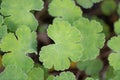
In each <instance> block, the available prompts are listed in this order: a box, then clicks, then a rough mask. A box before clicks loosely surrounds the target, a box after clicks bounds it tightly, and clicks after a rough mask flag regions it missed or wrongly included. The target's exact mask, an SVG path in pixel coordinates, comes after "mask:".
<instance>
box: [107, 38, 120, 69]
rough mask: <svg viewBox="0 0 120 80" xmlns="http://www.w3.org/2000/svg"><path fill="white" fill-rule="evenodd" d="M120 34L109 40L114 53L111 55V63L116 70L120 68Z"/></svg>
mask: <svg viewBox="0 0 120 80" xmlns="http://www.w3.org/2000/svg"><path fill="white" fill-rule="evenodd" d="M119 44H120V36H117V37H113V38H112V39H111V40H110V41H109V42H108V46H109V47H110V48H111V49H112V50H113V52H114V53H112V54H110V56H109V63H110V65H111V66H113V68H114V69H115V70H120V67H119V66H120V64H119V61H120V45H119Z"/></svg>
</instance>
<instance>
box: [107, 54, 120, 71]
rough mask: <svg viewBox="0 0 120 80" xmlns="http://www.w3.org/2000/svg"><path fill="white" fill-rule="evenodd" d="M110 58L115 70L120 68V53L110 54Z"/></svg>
mask: <svg viewBox="0 0 120 80" xmlns="http://www.w3.org/2000/svg"><path fill="white" fill-rule="evenodd" d="M108 60H109V63H110V65H111V66H113V68H114V69H115V70H120V67H119V66H120V64H119V62H120V54H116V53H111V54H110V55H109V58H108Z"/></svg>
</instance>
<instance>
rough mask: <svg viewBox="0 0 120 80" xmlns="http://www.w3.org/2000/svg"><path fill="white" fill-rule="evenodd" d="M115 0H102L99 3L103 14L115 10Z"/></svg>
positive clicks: (109, 13)
mask: <svg viewBox="0 0 120 80" xmlns="http://www.w3.org/2000/svg"><path fill="white" fill-rule="evenodd" d="M116 7H117V6H116V2H115V0H104V1H103V2H102V4H101V10H102V12H103V14H105V15H107V16H109V15H111V14H112V13H113V12H114V11H115V10H116Z"/></svg>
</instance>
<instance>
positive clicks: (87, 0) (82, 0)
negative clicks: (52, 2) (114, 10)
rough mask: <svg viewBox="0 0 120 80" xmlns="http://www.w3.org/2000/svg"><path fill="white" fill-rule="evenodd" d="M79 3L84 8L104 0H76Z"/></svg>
mask: <svg viewBox="0 0 120 80" xmlns="http://www.w3.org/2000/svg"><path fill="white" fill-rule="evenodd" d="M76 1H77V3H78V4H79V5H80V6H82V7H83V8H86V9H87V8H91V7H92V6H93V4H94V3H98V2H100V1H102V0H76Z"/></svg>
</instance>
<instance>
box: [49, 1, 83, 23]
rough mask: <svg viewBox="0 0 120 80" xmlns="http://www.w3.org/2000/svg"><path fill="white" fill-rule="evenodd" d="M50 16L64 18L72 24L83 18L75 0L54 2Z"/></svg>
mask: <svg viewBox="0 0 120 80" xmlns="http://www.w3.org/2000/svg"><path fill="white" fill-rule="evenodd" d="M48 11H49V14H50V15H52V16H54V17H62V18H63V19H64V20H67V21H69V22H70V23H72V22H74V21H75V20H77V19H79V18H80V17H81V16H82V11H81V9H80V8H79V7H77V6H76V5H75V2H74V1H73V0H52V2H51V3H50V5H49V9H48Z"/></svg>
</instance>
